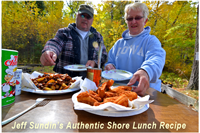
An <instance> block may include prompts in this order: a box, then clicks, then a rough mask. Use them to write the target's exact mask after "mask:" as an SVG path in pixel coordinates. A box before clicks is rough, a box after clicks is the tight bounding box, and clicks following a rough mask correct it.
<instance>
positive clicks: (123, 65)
mask: <svg viewBox="0 0 200 133" xmlns="http://www.w3.org/2000/svg"><path fill="white" fill-rule="evenodd" d="M150 31H151V28H150V27H149V26H148V27H145V28H144V31H143V32H142V33H141V34H139V35H138V36H135V37H132V36H130V35H129V30H126V31H124V32H123V33H122V38H121V39H119V40H117V42H116V43H115V45H114V46H113V47H112V48H111V50H110V51H109V54H108V62H107V63H106V64H105V66H106V65H108V64H109V63H111V64H113V65H114V66H115V68H116V69H121V70H126V71H129V72H132V73H133V74H134V73H135V72H136V71H137V70H138V69H144V70H145V71H146V72H147V73H148V75H149V79H150V87H152V88H154V89H156V90H158V91H161V80H160V79H159V77H160V76H161V74H162V70H163V67H164V64H165V57H166V52H165V50H164V49H163V48H162V47H161V43H160V41H159V40H158V39H157V38H156V37H155V36H154V35H150V34H149V33H150ZM135 85H136V84H135Z"/></svg>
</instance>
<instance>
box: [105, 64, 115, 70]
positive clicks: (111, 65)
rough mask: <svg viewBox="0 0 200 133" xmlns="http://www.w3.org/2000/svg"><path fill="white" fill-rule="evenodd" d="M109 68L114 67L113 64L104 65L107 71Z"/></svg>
mask: <svg viewBox="0 0 200 133" xmlns="http://www.w3.org/2000/svg"><path fill="white" fill-rule="evenodd" d="M111 69H115V67H114V66H113V64H108V65H106V67H105V70H107V71H109V70H111Z"/></svg>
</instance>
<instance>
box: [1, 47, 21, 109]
mask: <svg viewBox="0 0 200 133" xmlns="http://www.w3.org/2000/svg"><path fill="white" fill-rule="evenodd" d="M17 61H18V51H16V50H10V49H2V50H1V68H2V69H1V91H2V93H1V95H2V96H1V99H2V106H7V105H10V104H12V103H14V102H15V85H16V84H17V83H18V82H17V81H16V79H15V71H16V70H17Z"/></svg>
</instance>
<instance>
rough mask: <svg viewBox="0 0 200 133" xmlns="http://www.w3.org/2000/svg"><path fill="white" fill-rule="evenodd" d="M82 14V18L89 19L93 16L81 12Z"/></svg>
mask: <svg viewBox="0 0 200 133" xmlns="http://www.w3.org/2000/svg"><path fill="white" fill-rule="evenodd" d="M80 16H81V18H86V19H87V20H90V19H91V18H92V17H90V15H87V14H83V13H81V14H80Z"/></svg>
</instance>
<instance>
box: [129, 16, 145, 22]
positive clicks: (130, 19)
mask: <svg viewBox="0 0 200 133" xmlns="http://www.w3.org/2000/svg"><path fill="white" fill-rule="evenodd" d="M142 18H144V17H135V18H133V17H131V18H127V19H126V20H127V21H133V19H135V20H136V21H137V20H140V19H142Z"/></svg>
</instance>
